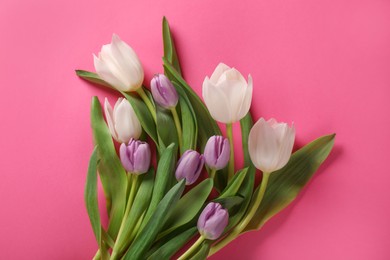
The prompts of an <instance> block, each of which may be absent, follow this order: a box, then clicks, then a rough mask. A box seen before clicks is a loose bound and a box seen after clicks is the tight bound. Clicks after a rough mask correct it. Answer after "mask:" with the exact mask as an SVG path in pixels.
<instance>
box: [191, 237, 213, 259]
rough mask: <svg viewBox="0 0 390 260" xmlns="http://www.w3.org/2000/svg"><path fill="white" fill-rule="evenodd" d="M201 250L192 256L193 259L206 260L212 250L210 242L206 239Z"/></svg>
mask: <svg viewBox="0 0 390 260" xmlns="http://www.w3.org/2000/svg"><path fill="white" fill-rule="evenodd" d="M198 248H199V250H198V252H196V253H195V254H194V255H193V256H191V260H205V259H206V258H207V256H208V255H209V252H210V243H208V242H207V241H204V242H203V243H202V245H201V246H200V247H198Z"/></svg>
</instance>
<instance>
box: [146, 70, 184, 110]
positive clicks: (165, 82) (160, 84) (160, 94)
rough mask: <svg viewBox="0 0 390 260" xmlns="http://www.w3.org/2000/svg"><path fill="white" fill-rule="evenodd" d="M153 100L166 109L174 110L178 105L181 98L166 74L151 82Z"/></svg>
mask: <svg viewBox="0 0 390 260" xmlns="http://www.w3.org/2000/svg"><path fill="white" fill-rule="evenodd" d="M150 86H151V90H152V95H153V99H154V100H155V101H156V102H157V104H159V105H160V106H162V107H164V108H167V109H169V108H172V107H175V106H176V105H177V102H178V100H179V96H178V95H177V92H176V89H175V87H174V86H173V85H172V83H171V81H170V80H169V79H168V78H167V77H166V76H165V75H164V74H157V75H155V76H154V77H153V78H152V81H151V82H150Z"/></svg>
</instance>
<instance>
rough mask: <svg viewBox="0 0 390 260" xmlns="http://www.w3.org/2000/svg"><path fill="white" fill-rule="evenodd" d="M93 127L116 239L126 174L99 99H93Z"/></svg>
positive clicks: (111, 233) (111, 232)
mask: <svg viewBox="0 0 390 260" xmlns="http://www.w3.org/2000/svg"><path fill="white" fill-rule="evenodd" d="M91 125H92V131H93V137H94V142H95V145H96V146H97V151H98V155H99V158H100V163H99V167H98V171H99V174H100V180H101V182H102V185H103V189H104V193H105V196H106V200H107V205H108V209H109V217H110V222H109V226H108V234H109V235H110V236H111V237H112V238H114V239H115V238H116V235H117V233H118V230H119V227H120V224H121V222H122V217H123V214H124V211H125V200H124V199H123V198H124V197H125V196H126V188H127V178H126V172H125V170H124V169H123V167H122V164H121V162H120V160H119V158H118V156H117V154H116V150H115V147H114V143H113V141H112V137H111V134H110V131H109V130H108V127H107V125H106V122H105V121H104V119H103V114H102V108H101V106H100V102H99V100H98V98H97V97H94V98H93V99H92V110H91Z"/></svg>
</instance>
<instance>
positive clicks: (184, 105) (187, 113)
mask: <svg viewBox="0 0 390 260" xmlns="http://www.w3.org/2000/svg"><path fill="white" fill-rule="evenodd" d="M172 83H173V85H174V86H175V87H176V89H177V92H178V93H179V95H180V99H179V104H180V112H181V124H182V130H183V146H182V149H181V154H183V153H184V152H185V151H186V150H189V149H192V150H196V142H197V137H198V123H197V119H196V114H195V111H194V109H193V107H192V105H191V102H190V100H189V99H188V97H187V94H186V93H185V91H184V90H183V89H182V88H181V87H180V86H178V84H177V83H176V82H172Z"/></svg>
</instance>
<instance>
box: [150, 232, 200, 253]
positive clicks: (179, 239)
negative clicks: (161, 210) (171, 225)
mask: <svg viewBox="0 0 390 260" xmlns="http://www.w3.org/2000/svg"><path fill="white" fill-rule="evenodd" d="M197 233H198V229H197V228H196V227H192V228H190V229H188V230H186V231H184V232H182V233H180V234H178V235H177V236H174V237H173V238H172V239H170V240H168V242H166V243H165V244H163V245H160V246H159V247H158V249H157V250H155V251H154V253H153V254H152V255H150V257H148V258H147V259H148V260H160V259H171V258H172V256H173V255H174V254H175V253H176V252H177V251H178V250H179V249H180V248H182V247H183V246H184V245H185V244H186V243H187V242H188V241H189V240H190V239H191V238H193V237H194V236H195V235H196V234H197Z"/></svg>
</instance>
